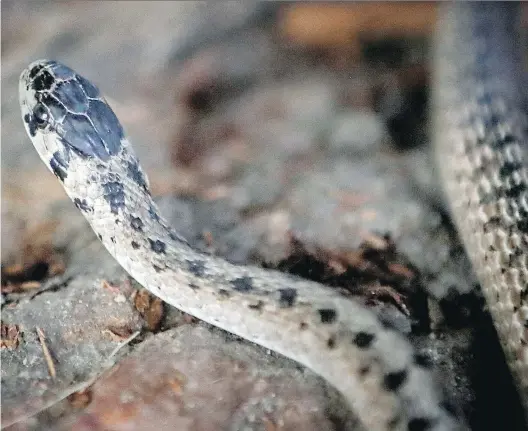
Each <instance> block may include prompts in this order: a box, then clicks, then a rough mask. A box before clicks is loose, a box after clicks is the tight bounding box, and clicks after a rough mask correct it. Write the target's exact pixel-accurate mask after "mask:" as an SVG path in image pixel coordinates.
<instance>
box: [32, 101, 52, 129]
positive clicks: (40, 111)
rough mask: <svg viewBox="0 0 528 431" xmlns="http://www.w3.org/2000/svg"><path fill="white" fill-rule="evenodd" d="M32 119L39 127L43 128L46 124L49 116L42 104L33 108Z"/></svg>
mask: <svg viewBox="0 0 528 431" xmlns="http://www.w3.org/2000/svg"><path fill="white" fill-rule="evenodd" d="M33 118H35V123H36V124H37V126H39V127H44V126H45V125H46V124H47V123H48V121H49V118H50V115H49V112H48V110H47V109H46V107H45V106H44V105H43V104H42V103H37V105H35V108H33Z"/></svg>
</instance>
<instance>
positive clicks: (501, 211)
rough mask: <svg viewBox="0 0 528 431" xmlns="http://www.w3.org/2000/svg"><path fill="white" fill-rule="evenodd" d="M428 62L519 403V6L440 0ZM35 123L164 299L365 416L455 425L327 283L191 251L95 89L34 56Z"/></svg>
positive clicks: (525, 244)
mask: <svg viewBox="0 0 528 431" xmlns="http://www.w3.org/2000/svg"><path fill="white" fill-rule="evenodd" d="M441 8H442V11H441V16H440V19H439V23H438V29H437V30H438V31H437V33H438V34H437V36H436V39H435V42H436V43H435V45H436V49H435V62H434V64H433V70H434V79H433V120H434V121H433V129H434V140H435V142H436V152H437V155H438V166H439V170H440V173H441V179H442V180H441V181H442V183H443V185H444V186H445V189H446V192H447V193H446V194H447V196H448V200H449V202H450V205H451V208H452V212H453V215H454V218H455V221H456V224H457V227H458V229H459V232H460V234H461V237H462V238H463V241H464V244H465V246H466V248H467V251H468V254H469V256H470V258H471V260H472V262H473V264H474V267H475V268H476V271H477V273H478V276H479V279H480V282H481V283H482V288H483V291H484V293H485V296H486V298H487V301H488V305H489V308H490V310H491V313H492V316H493V318H494V322H495V324H496V327H497V329H498V333H499V335H500V338H501V342H502V345H503V347H504V349H505V352H506V355H507V358H508V361H509V364H510V365H511V368H512V372H513V373H514V375H515V377H516V381H517V383H518V387H519V390H520V393H521V398H522V399H523V402H524V403H525V404H527V400H528V390H527V388H528V354H527V350H526V340H527V337H526V326H528V325H527V319H528V306H527V304H526V293H527V292H528V290H527V285H528V265H527V259H528V160H527V159H526V139H525V138H526V117H525V112H524V111H523V100H522V98H521V88H520V83H519V76H520V70H519V67H520V61H519V60H520V57H519V54H518V53H516V52H514V48H515V47H516V44H515V39H514V37H516V34H515V26H514V25H513V23H515V18H516V16H515V13H516V11H515V9H516V6H515V5H506V4H483V3H455V4H445V5H442V7H441ZM19 91H20V104H21V110H22V117H23V122H24V125H25V128H26V131H27V133H28V135H29V137H30V139H31V141H32V143H33V145H34V146H35V148H36V150H37V151H38V153H39V155H40V157H41V158H42V160H43V161H44V162H45V164H46V166H47V167H48V168H49V169H50V170H51V171H52V172H53V173H54V174H55V175H56V176H57V177H58V179H59V180H60V181H61V182H62V184H63V186H64V188H65V190H66V193H67V194H68V196H69V197H70V198H71V199H72V201H73V202H74V204H75V205H76V206H77V208H78V209H79V210H80V211H81V212H82V213H83V215H84V216H85V217H86V218H87V220H88V222H89V223H90V225H91V227H92V228H93V230H94V231H95V233H96V234H97V235H98V237H99V239H100V240H101V241H102V243H103V244H104V245H105V247H106V248H107V249H108V250H109V252H110V253H111V254H112V256H114V258H115V259H116V260H117V261H118V262H119V263H120V264H121V265H122V266H123V268H124V269H125V270H126V271H127V272H128V273H129V274H130V275H131V276H132V277H134V278H135V279H136V280H137V281H138V282H139V283H141V284H142V285H143V286H145V287H146V288H147V289H148V290H149V291H150V292H152V293H153V294H154V295H156V296H158V297H160V298H161V299H163V300H164V301H165V302H167V303H168V304H171V305H172V306H174V307H177V308H178V309H180V310H182V311H185V312H186V313H189V314H191V315H193V316H196V317H197V318H199V319H201V320H203V321H205V322H208V323H210V324H212V325H215V326H217V327H220V328H222V329H224V330H226V331H228V332H231V333H234V334H236V335H238V336H240V337H242V338H245V339H247V340H249V341H251V342H254V343H257V344H259V345H261V346H264V347H266V348H268V349H271V350H273V351H276V352H278V353H280V354H282V355H284V356H286V357H288V358H291V359H293V360H295V361H297V362H299V363H301V364H303V365H304V366H306V367H308V368H310V369H312V370H313V371H315V372H316V373H317V374H319V375H320V376H322V377H323V378H324V379H326V380H327V381H328V382H329V383H330V384H331V385H333V386H334V387H335V388H337V389H338V390H339V391H340V392H341V393H342V395H343V396H344V397H345V399H346V400H347V402H348V403H349V405H350V407H351V409H352V410H353V411H354V412H355V413H356V414H357V416H358V418H359V420H360V422H361V423H362V424H363V425H364V427H365V428H366V429H368V430H452V429H464V425H462V424H461V423H460V421H459V420H458V419H457V418H455V417H453V415H452V414H451V413H450V411H449V409H447V408H445V404H444V403H443V400H442V397H441V396H440V395H439V391H438V389H437V388H436V387H435V383H434V379H433V374H432V372H431V370H430V369H429V364H428V363H427V361H424V358H423V357H422V356H421V355H419V354H417V353H415V352H414V351H413V349H412V347H411V346H410V344H409V343H408V341H407V340H406V339H405V338H404V337H402V336H401V335H400V334H399V333H398V332H396V331H395V330H393V329H391V328H388V327H386V325H383V324H382V323H380V321H379V320H378V319H377V317H376V316H375V315H374V314H373V313H372V312H370V311H369V310H367V309H365V308H364V307H363V306H362V305H359V304H358V303H356V302H354V301H353V300H351V299H349V298H344V297H342V295H340V294H339V293H338V292H336V290H334V289H331V288H329V287H326V286H323V285H320V284H317V283H314V282H310V281H307V280H302V279H300V278H296V277H293V276H289V275H287V274H283V273H280V272H276V271H271V270H265V269H262V268H258V267H253V266H238V265H233V264H230V263H228V262H227V261H225V260H223V259H220V258H217V257H214V256H210V255H205V254H203V253H201V252H198V251H196V250H195V249H193V248H192V247H191V246H190V245H189V244H188V243H187V242H186V240H185V239H184V238H182V237H181V236H180V235H179V234H178V233H177V232H175V231H174V230H172V229H171V227H170V226H168V224H167V223H166V221H165V219H164V218H163V216H162V215H161V214H160V212H159V211H158V208H157V206H156V204H155V203H154V201H153V200H152V197H151V193H150V190H149V184H148V179H147V177H146V175H145V173H144V172H143V170H142V168H141V167H140V165H139V162H138V160H137V158H136V156H135V154H134V151H133V149H132V147H131V145H130V143H129V141H128V140H127V138H126V136H125V134H124V131H123V128H122V127H121V125H120V123H119V121H118V119H117V117H116V116H115V114H114V113H113V111H112V109H111V108H110V107H109V105H108V104H107V102H106V101H105V99H104V97H103V96H102V95H101V93H100V92H99V90H98V89H97V87H95V86H94V85H93V84H91V83H90V82H89V81H88V80H86V79H85V78H83V77H82V76H81V75H79V74H77V73H76V72H74V71H73V70H72V69H70V68H68V67H66V66H64V65H62V64H60V63H58V62H56V61H48V60H39V61H36V62H33V63H32V64H31V65H29V67H28V68H27V69H26V70H24V71H23V72H22V75H21V77H20V84H19Z"/></svg>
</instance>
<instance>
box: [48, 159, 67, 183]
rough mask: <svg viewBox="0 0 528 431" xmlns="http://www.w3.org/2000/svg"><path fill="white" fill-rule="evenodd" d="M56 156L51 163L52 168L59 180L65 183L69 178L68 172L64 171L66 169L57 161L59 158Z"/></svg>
mask: <svg viewBox="0 0 528 431" xmlns="http://www.w3.org/2000/svg"><path fill="white" fill-rule="evenodd" d="M55 154H57V153H55ZM55 154H54V155H53V157H52V158H51V159H50V161H49V164H50V168H51V170H52V172H53V173H54V174H55V176H56V177H57V178H58V179H59V180H61V181H64V179H65V178H66V177H67V176H68V174H67V172H66V170H65V169H64V168H65V167H64V166H63V165H61V164H60V163H59V161H58V160H57V158H56V157H55Z"/></svg>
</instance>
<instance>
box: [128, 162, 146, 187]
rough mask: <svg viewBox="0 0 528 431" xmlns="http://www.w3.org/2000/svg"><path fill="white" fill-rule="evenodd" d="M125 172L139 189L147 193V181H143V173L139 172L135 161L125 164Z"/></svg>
mask: <svg viewBox="0 0 528 431" xmlns="http://www.w3.org/2000/svg"><path fill="white" fill-rule="evenodd" d="M127 172H128V176H129V177H130V178H132V180H133V181H134V182H135V183H136V184H137V185H138V186H139V187H141V188H142V189H143V190H145V191H146V192H147V193H148V186H147V181H146V180H145V176H144V175H143V172H141V170H140V168H139V165H138V163H137V161H134V162H130V161H129V162H127Z"/></svg>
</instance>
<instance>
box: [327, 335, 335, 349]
mask: <svg viewBox="0 0 528 431" xmlns="http://www.w3.org/2000/svg"><path fill="white" fill-rule="evenodd" d="M335 346H336V339H335V337H334V336H332V337H330V338H329V339H328V340H326V347H328V348H329V349H335Z"/></svg>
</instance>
